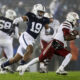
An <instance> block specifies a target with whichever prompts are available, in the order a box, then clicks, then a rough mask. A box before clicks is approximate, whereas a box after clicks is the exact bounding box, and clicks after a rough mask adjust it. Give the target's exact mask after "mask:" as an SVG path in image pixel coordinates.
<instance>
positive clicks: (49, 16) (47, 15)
mask: <svg viewBox="0 0 80 80" xmlns="http://www.w3.org/2000/svg"><path fill="white" fill-rule="evenodd" d="M44 17H47V18H53V15H52V14H50V13H45V14H44Z"/></svg>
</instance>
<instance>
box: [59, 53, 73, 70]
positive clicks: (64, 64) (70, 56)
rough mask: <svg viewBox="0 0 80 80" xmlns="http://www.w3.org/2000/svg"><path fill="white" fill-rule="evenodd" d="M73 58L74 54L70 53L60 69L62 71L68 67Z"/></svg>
mask: <svg viewBox="0 0 80 80" xmlns="http://www.w3.org/2000/svg"><path fill="white" fill-rule="evenodd" d="M71 58H72V54H71V53H69V54H68V55H67V56H66V57H65V59H64V60H63V62H62V64H61V66H60V67H59V69H60V70H64V68H65V67H66V66H67V64H68V63H69V62H70V60H71Z"/></svg>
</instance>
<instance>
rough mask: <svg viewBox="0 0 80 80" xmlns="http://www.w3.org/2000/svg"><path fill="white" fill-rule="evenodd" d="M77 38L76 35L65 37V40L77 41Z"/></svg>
mask: <svg viewBox="0 0 80 80" xmlns="http://www.w3.org/2000/svg"><path fill="white" fill-rule="evenodd" d="M76 38H77V37H76V36H74V35H68V36H65V40H66V41H71V40H74V39H76Z"/></svg>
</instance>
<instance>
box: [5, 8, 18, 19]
mask: <svg viewBox="0 0 80 80" xmlns="http://www.w3.org/2000/svg"><path fill="white" fill-rule="evenodd" d="M16 16H17V14H16V12H15V11H14V10H12V9H8V10H7V11H6V13H5V17H6V18H9V19H11V20H14V19H15V17H16Z"/></svg>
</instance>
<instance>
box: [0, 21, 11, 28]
mask: <svg viewBox="0 0 80 80" xmlns="http://www.w3.org/2000/svg"><path fill="white" fill-rule="evenodd" d="M10 27H11V23H10V22H5V21H4V20H0V29H3V28H4V29H10Z"/></svg>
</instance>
